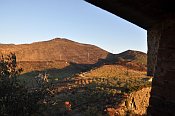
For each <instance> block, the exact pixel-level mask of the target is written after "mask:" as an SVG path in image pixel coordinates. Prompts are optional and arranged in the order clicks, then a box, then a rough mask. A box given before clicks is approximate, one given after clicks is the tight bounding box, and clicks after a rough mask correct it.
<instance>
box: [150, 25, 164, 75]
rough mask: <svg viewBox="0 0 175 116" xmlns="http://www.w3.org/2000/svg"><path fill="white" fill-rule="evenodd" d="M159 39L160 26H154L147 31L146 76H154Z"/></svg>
mask: <svg viewBox="0 0 175 116" xmlns="http://www.w3.org/2000/svg"><path fill="white" fill-rule="evenodd" d="M160 37H161V26H159V25H156V26H154V27H152V28H150V29H149V30H148V31H147V42H148V53H147V54H148V57H147V75H148V76H153V74H154V70H155V64H156V61H157V52H158V47H159V40H160Z"/></svg>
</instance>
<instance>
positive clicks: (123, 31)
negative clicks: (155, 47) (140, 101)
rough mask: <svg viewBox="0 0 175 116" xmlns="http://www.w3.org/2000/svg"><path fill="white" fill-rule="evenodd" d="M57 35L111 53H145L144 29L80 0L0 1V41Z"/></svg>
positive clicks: (36, 39)
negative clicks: (128, 51)
mask: <svg viewBox="0 0 175 116" xmlns="http://www.w3.org/2000/svg"><path fill="white" fill-rule="evenodd" d="M56 37H61V38H67V39H71V40H73V41H77V42H81V43H89V44H94V45H97V46H99V47H101V48H103V49H105V50H108V51H110V52H113V53H119V52H122V51H125V50H128V49H131V50H139V51H143V52H147V42H146V41H147V40H146V38H147V35H146V30H144V29H142V28H140V27H138V26H136V25H134V24H132V23H129V22H127V21H125V20H123V19H121V18H119V17H117V16H115V15H113V14H111V13H109V12H107V11H104V10H102V9H100V8H98V7H95V6H93V5H91V4H89V3H86V2H85V1H83V0H0V43H15V44H22V43H32V42H36V41H45V40H50V39H52V38H56Z"/></svg>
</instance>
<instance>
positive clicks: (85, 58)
mask: <svg viewBox="0 0 175 116" xmlns="http://www.w3.org/2000/svg"><path fill="white" fill-rule="evenodd" d="M9 52H13V53H15V54H16V56H17V60H18V61H58V60H63V61H67V62H75V63H79V64H85V63H86V64H92V63H96V62H97V61H98V59H104V58H106V57H107V55H108V54H109V53H108V52H107V51H105V50H102V49H101V48H99V47H96V46H94V45H88V44H81V43H77V42H73V41H70V40H67V39H60V38H56V39H53V40H50V41H43V42H35V43H32V44H21V45H13V44H6V45H4V44H1V45H0V53H2V54H7V53H9Z"/></svg>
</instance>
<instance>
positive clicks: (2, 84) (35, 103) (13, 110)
mask: <svg viewBox="0 0 175 116" xmlns="http://www.w3.org/2000/svg"><path fill="white" fill-rule="evenodd" d="M21 71H22V69H19V68H17V65H16V56H15V54H12V53H11V54H9V55H7V56H5V57H4V56H1V58H0V115H10V116H17V115H18V116H20V115H31V114H34V113H36V112H37V111H38V109H39V107H40V106H41V103H42V102H40V101H42V100H44V97H45V95H46V90H45V89H42V88H38V89H33V90H29V89H27V88H26V87H25V86H23V85H22V84H21V83H20V81H19V80H18V78H17V77H18V76H19V74H20V72H21Z"/></svg>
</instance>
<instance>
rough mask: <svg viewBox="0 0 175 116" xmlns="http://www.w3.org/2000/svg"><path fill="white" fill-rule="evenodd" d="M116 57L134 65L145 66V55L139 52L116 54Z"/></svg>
mask: <svg viewBox="0 0 175 116" xmlns="http://www.w3.org/2000/svg"><path fill="white" fill-rule="evenodd" d="M116 57H118V58H122V59H124V60H130V61H132V62H135V63H140V64H144V65H146V64H147V54H146V53H143V52H140V51H134V50H127V51H124V52H122V53H120V54H117V55H116Z"/></svg>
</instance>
